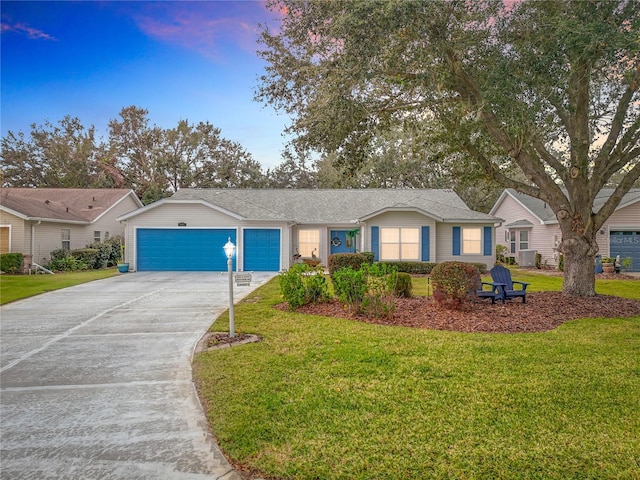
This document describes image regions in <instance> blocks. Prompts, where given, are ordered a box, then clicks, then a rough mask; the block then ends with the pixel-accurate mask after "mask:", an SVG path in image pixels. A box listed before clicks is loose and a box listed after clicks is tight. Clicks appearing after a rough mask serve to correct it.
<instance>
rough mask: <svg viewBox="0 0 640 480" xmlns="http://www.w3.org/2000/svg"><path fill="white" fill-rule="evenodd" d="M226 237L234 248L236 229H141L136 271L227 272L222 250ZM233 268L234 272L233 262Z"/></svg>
mask: <svg viewBox="0 0 640 480" xmlns="http://www.w3.org/2000/svg"><path fill="white" fill-rule="evenodd" d="M229 237H231V241H232V242H233V243H234V244H236V245H237V242H236V231H235V229H219V230H217V229H215V230H214V229H203V230H185V229H175V228H140V229H138V231H137V249H138V250H137V253H138V255H137V256H138V261H137V268H138V270H140V271H145V270H147V271H148V270H156V271H163V270H167V271H171V270H173V271H226V270H227V258H226V257H225V256H224V250H223V249H222V247H223V246H224V244H225V243H227V240H228V238H229ZM233 267H234V269H235V258H234V262H233Z"/></svg>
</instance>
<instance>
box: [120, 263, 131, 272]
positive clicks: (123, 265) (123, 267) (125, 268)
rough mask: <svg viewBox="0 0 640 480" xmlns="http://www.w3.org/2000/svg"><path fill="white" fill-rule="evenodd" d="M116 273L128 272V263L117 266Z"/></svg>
mask: <svg viewBox="0 0 640 480" xmlns="http://www.w3.org/2000/svg"><path fill="white" fill-rule="evenodd" d="M118 271H119V272H120V273H127V272H128V271H129V264H128V263H120V264H118Z"/></svg>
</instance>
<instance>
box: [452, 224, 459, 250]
mask: <svg viewBox="0 0 640 480" xmlns="http://www.w3.org/2000/svg"><path fill="white" fill-rule="evenodd" d="M453 254H454V255H460V227H453Z"/></svg>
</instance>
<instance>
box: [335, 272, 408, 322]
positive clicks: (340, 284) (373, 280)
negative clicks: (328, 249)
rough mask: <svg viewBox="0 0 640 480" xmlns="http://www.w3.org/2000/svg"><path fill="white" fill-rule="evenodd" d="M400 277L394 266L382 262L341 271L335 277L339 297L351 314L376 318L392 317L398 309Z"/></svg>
mask: <svg viewBox="0 0 640 480" xmlns="http://www.w3.org/2000/svg"><path fill="white" fill-rule="evenodd" d="M396 278H397V272H396V271H395V269H394V268H393V267H389V266H387V265H384V264H379V263H374V264H373V265H369V264H366V263H363V264H362V265H361V266H360V268H359V269H357V270H354V269H353V268H351V267H345V268H341V269H340V270H338V271H336V272H335V273H334V274H333V275H332V276H331V279H332V281H333V288H334V291H335V293H336V296H337V297H338V299H340V301H341V302H342V303H344V304H345V306H346V307H347V308H348V309H349V311H350V312H352V313H362V314H365V315H371V316H375V317H388V316H389V315H391V313H392V312H393V310H394V309H395V303H394V301H393V291H394V288H395V285H396V283H397V281H396Z"/></svg>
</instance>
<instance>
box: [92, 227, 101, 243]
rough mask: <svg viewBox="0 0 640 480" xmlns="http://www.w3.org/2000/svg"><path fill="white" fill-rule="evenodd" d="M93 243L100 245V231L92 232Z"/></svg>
mask: <svg viewBox="0 0 640 480" xmlns="http://www.w3.org/2000/svg"><path fill="white" fill-rule="evenodd" d="M93 241H94V242H96V243H100V230H96V231H95V232H93Z"/></svg>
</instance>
